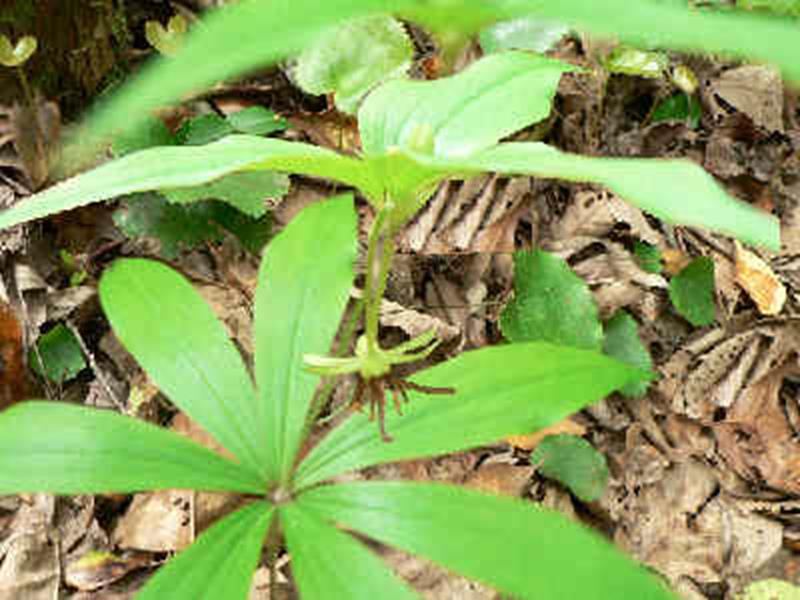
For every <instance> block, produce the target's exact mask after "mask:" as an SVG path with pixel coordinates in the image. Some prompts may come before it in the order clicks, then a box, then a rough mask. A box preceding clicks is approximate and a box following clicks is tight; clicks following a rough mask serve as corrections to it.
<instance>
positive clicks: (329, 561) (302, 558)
mask: <svg viewBox="0 0 800 600" xmlns="http://www.w3.org/2000/svg"><path fill="white" fill-rule="evenodd" d="M280 518H281V525H282V526H283V532H284V534H285V536H286V544H287V546H288V547H289V553H290V554H291V555H292V573H293V574H294V576H295V579H296V580H297V587H298V588H299V589H300V593H301V594H302V597H303V598H307V599H311V600H341V599H342V598H347V599H348V600H374V599H375V598H381V600H384V599H386V600H413V599H415V598H419V596H418V595H417V594H416V593H414V592H413V591H412V590H411V589H410V588H408V586H406V584H405V583H403V582H402V581H401V580H400V579H398V578H397V576H396V575H395V574H394V573H392V572H391V571H390V570H389V568H388V567H387V566H386V565H385V564H384V563H383V562H382V561H381V560H380V559H379V558H378V557H377V556H376V555H375V553H374V552H372V551H370V550H368V549H367V548H366V547H365V546H364V544H363V543H361V542H359V541H357V540H356V539H354V538H353V537H352V536H351V535H349V534H347V533H344V532H342V531H339V530H338V529H336V527H334V526H333V525H330V524H328V523H326V522H325V521H324V520H323V519H320V518H319V517H318V516H316V515H314V514H313V513H309V512H308V511H305V510H302V509H301V508H299V507H298V506H297V505H296V503H291V504H287V505H285V506H282V507H281V509H280Z"/></svg>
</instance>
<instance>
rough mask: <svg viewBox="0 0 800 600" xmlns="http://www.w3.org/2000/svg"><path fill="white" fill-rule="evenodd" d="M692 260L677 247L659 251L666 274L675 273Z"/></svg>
mask: <svg viewBox="0 0 800 600" xmlns="http://www.w3.org/2000/svg"><path fill="white" fill-rule="evenodd" d="M690 262H692V257H691V256H688V255H686V253H684V252H683V251H681V250H678V249H677V248H667V249H665V250H662V251H661V263H662V264H663V265H664V272H665V273H666V274H667V275H677V274H678V273H680V272H681V271H683V269H685V268H686V266H687V265H688V264H689V263H690Z"/></svg>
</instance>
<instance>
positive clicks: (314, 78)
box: [293, 15, 414, 114]
mask: <svg viewBox="0 0 800 600" xmlns="http://www.w3.org/2000/svg"><path fill="white" fill-rule="evenodd" d="M413 57H414V45H413V44H412V43H411V39H410V38H409V37H408V34H407V33H406V32H405V29H403V25H402V24H401V23H400V22H399V21H398V20H397V19H393V18H392V17H390V16H388V15H375V16H370V17H364V18H361V19H352V20H350V21H347V22H345V23H343V24H342V25H340V26H339V27H336V28H333V29H330V30H328V31H326V32H325V33H324V34H323V35H321V36H319V37H318V38H317V39H316V40H315V41H314V43H313V44H311V45H310V46H309V47H307V48H306V49H305V50H303V52H301V53H300V56H298V57H297V64H296V66H295V67H294V70H293V74H294V80H295V82H296V83H297V85H298V86H299V87H300V88H301V89H303V90H304V91H306V92H308V93H311V94H328V93H332V94H334V99H335V101H336V106H337V108H338V109H339V110H341V111H344V112H346V113H350V114H353V113H355V111H356V109H357V108H358V103H359V102H360V101H361V99H362V98H363V97H364V96H365V95H366V94H367V93H368V92H369V91H370V90H372V89H373V88H374V87H376V86H377V85H379V84H380V83H382V82H384V81H388V80H389V79H394V78H395V77H403V76H404V75H405V74H406V72H407V71H408V69H409V67H411V61H412V59H413Z"/></svg>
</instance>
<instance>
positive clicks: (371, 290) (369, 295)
mask: <svg viewBox="0 0 800 600" xmlns="http://www.w3.org/2000/svg"><path fill="white" fill-rule="evenodd" d="M385 219H386V213H385V212H384V211H383V210H380V211H378V214H377V215H376V216H375V221H374V222H373V223H372V229H371V230H370V232H369V241H368V245H367V268H366V273H365V279H364V320H365V321H366V330H367V332H366V335H367V346H368V347H369V348H377V347H378V321H379V319H380V307H381V298H382V297H383V290H384V289H385V288H386V282H385V281H384V282H383V283H381V281H380V278H381V273H382V271H383V259H384V257H383V256H381V257H380V259H379V258H378V253H379V252H381V253H382V254H385V247H386V244H385V241H384V233H385V232H384V231H383V229H384V227H383V225H384V221H385ZM381 242H384V243H381ZM379 260H380V263H379V262H378V261H379ZM379 264H380V266H379ZM376 266H378V267H379V268H378V273H376V272H375V267H376Z"/></svg>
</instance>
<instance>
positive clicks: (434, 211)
mask: <svg viewBox="0 0 800 600" xmlns="http://www.w3.org/2000/svg"><path fill="white" fill-rule="evenodd" d="M530 192H531V181H530V178H527V177H516V178H513V179H508V178H505V177H500V176H498V175H481V176H479V177H473V178H472V179H468V180H466V181H464V182H460V181H448V182H445V183H443V184H441V185H440V186H439V189H438V191H437V192H436V194H434V196H433V197H432V198H431V199H430V200H429V201H428V203H427V204H426V205H425V206H424V207H423V208H422V209H421V210H420V211H419V213H417V215H416V216H415V217H414V220H413V221H412V222H411V223H409V225H408V226H407V227H406V228H405V229H404V230H403V232H402V233H401V234H400V236H399V237H398V247H399V248H400V249H401V250H402V251H405V252H415V253H417V254H451V253H462V252H464V253H470V252H513V251H514V232H515V230H516V226H517V223H518V221H519V219H520V218H521V217H522V216H523V215H524V214H525V212H527V209H528V207H529V206H530V201H531V194H530Z"/></svg>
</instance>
